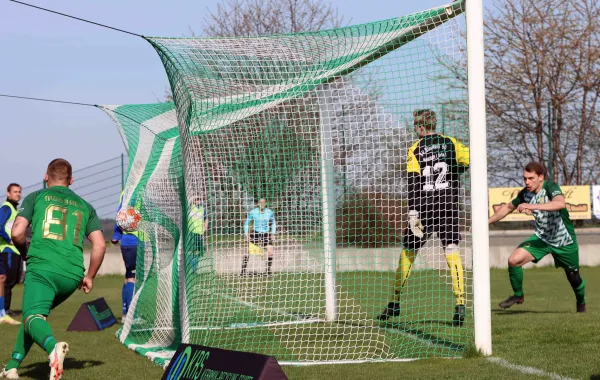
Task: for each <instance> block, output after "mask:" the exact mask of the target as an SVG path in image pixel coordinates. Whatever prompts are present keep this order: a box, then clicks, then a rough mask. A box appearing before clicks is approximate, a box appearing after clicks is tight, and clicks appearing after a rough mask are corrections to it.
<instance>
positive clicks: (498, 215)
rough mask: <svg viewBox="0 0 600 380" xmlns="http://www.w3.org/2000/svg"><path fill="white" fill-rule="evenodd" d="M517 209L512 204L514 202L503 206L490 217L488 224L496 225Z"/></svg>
mask: <svg viewBox="0 0 600 380" xmlns="http://www.w3.org/2000/svg"><path fill="white" fill-rule="evenodd" d="M516 209H517V207H515V205H513V204H512V202H508V203H505V204H503V205H502V206H501V207H500V208H499V209H498V210H497V211H496V212H495V213H494V215H492V216H490V217H489V218H488V224H492V223H496V222H498V221H500V220H502V219H504V218H506V216H507V215H508V214H510V213H511V212H513V211H515V210H516Z"/></svg>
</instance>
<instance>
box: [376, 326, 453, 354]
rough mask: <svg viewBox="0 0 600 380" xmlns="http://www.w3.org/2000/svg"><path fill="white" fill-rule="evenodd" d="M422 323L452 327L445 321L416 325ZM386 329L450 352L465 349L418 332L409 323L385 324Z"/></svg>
mask: <svg viewBox="0 0 600 380" xmlns="http://www.w3.org/2000/svg"><path fill="white" fill-rule="evenodd" d="M423 322H427V323H438V324H440V325H450V326H452V323H450V322H447V321H419V322H418V323H423ZM385 327H386V328H392V329H396V330H398V331H401V332H403V333H406V334H410V335H413V336H415V337H417V338H419V339H421V340H424V341H426V342H429V343H431V344H435V345H437V346H441V347H445V348H449V349H451V350H454V351H462V350H464V349H465V346H464V345H462V344H458V343H454V342H452V341H449V340H444V339H441V338H439V337H437V336H435V335H433V334H430V333H427V332H425V331H423V330H420V329H418V328H416V327H412V326H410V323H387V324H386V325H385Z"/></svg>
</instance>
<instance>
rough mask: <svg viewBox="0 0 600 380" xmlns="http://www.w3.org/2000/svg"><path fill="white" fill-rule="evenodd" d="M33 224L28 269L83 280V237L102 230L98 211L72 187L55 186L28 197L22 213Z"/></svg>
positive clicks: (20, 211)
mask: <svg viewBox="0 0 600 380" xmlns="http://www.w3.org/2000/svg"><path fill="white" fill-rule="evenodd" d="M18 216H22V217H24V218H25V219H27V221H28V222H29V223H30V224H31V245H30V246H29V250H28V252H27V257H28V259H27V270H28V271H30V270H31V271H35V270H36V269H37V270H44V271H49V272H54V273H59V274H62V275H64V276H66V277H70V278H74V279H81V278H83V276H84V272H85V267H84V266H83V240H84V238H85V237H86V236H87V235H89V234H90V233H92V232H93V231H98V230H100V231H101V230H102V225H101V223H100V220H99V219H98V216H97V215H96V210H94V208H93V207H92V206H91V205H90V204H89V203H87V202H86V201H84V200H83V199H82V198H81V197H79V196H78V195H77V194H75V193H74V192H73V191H72V190H70V189H69V188H66V187H63V186H53V187H50V188H48V189H43V190H38V191H36V192H34V193H31V194H29V195H28V196H27V197H25V200H24V201H23V203H22V205H21V208H20V209H19V215H18Z"/></svg>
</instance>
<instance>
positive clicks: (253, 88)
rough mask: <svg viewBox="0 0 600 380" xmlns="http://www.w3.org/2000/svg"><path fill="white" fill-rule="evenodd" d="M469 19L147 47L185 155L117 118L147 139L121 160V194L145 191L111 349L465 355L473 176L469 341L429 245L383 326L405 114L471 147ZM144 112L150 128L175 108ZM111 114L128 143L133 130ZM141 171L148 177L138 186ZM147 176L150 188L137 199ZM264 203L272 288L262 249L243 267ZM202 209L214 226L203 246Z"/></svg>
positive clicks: (402, 205) (462, 202) (446, 10)
mask: <svg viewBox="0 0 600 380" xmlns="http://www.w3.org/2000/svg"><path fill="white" fill-rule="evenodd" d="M463 7H464V2H455V3H452V4H450V5H448V6H442V7H439V8H435V9H431V10H428V11H424V12H420V13H417V14H412V15H409V16H405V17H399V18H394V19H390V20H386V21H381V22H374V23H370V24H364V25H358V26H350V27H344V28H338V29H332V30H327V31H319V32H311V33H301V34H289V35H276V36H258V37H247V38H147V40H148V41H149V42H150V43H151V44H152V46H153V47H154V48H155V49H156V51H157V52H158V54H159V56H160V58H161V60H162V61H163V64H164V66H165V69H166V72H167V75H168V78H169V81H170V84H171V89H172V91H173V96H174V106H175V110H176V117H177V121H175V120H170V121H169V123H170V124H168V126H169V128H171V127H173V126H175V125H177V126H178V134H177V136H178V138H179V139H177V136H175V135H176V134H175V133H174V134H173V137H172V138H173V139H174V140H173V141H174V143H173V144H174V146H173V149H172V150H169V154H165V149H166V148H165V146H166V144H164V146H163V147H162V148H161V147H159V146H158V145H159V143H158V142H157V141H158V140H157V136H158V135H160V134H161V133H167V132H165V131H161V132H160V133H155V134H154V135H152V136H151V134H148V133H147V132H143V130H144V128H140V125H147V124H148V123H149V121H148V119H144V118H142V119H143V120H141V119H140V118H138V117H134V116H131V115H130V114H128V115H129V117H130V119H135V120H137V121H138V122H139V124H138V125H137V129H136V128H134V127H133V126H132V130H135V131H137V132H136V133H139V134H140V135H142V134H144V135H147V136H148V140H147V141H146V140H145V142H144V144H145V145H144V146H145V147H146V148H147V149H148V150H144V149H142V148H141V144H142V143H138V145H137V146H138V148H137V151H136V153H135V154H134V150H133V149H132V147H131V146H130V148H129V155H130V157H131V159H130V160H131V162H130V167H131V169H130V174H129V177H128V181H127V183H128V186H129V187H130V186H132V185H130V183H131V184H136V183H137V184H139V183H143V185H141V187H140V185H137V186H138V187H136V189H137V190H136V191H139V192H140V193H143V196H142V198H141V199H142V201H143V203H144V205H145V206H144V207H142V219H143V220H144V223H143V224H144V225H146V226H148V227H146V228H144V231H145V234H146V248H145V250H144V256H143V258H142V257H140V258H138V264H142V267H141V268H140V267H138V273H137V284H136V302H137V303H136V304H135V305H134V306H135V316H134V317H131V318H130V319H131V320H129V321H127V323H126V325H125V326H124V327H123V329H122V330H121V332H120V334H121V335H120V337H121V340H122V341H123V340H124V342H125V343H126V344H129V345H130V346H132V344H134V345H135V347H134V348H136V349H138V350H140V351H141V350H142V348H143V349H146V350H148V349H150V348H151V349H152V350H154V351H153V352H155V351H156V350H159V347H160V346H161V345H162V348H164V349H165V350H164V352H162V353H161V354H160V355H157V354H156V353H154V354H153V355H154V356H152V357H153V358H155V359H156V358H157V357H159V356H160V357H163V358H168V357H166V354H167V353H168V352H171V351H170V350H172V349H173V348H174V347H173V344H175V343H176V342H178V341H182V342H189V343H196V344H203V345H207V346H214V347H220V348H225V349H233V350H240V351H250V352H259V353H263V354H267V355H272V356H275V357H277V359H278V360H279V362H280V363H307V364H308V363H323V362H328V363H335V362H354V361H361V360H406V359H414V358H425V357H456V356H461V355H462V351H463V349H465V348H466V347H467V346H469V345H470V344H471V343H472V341H473V321H472V317H471V315H472V306H471V305H472V289H471V287H470V280H471V278H472V275H471V249H470V246H471V245H470V242H469V241H467V239H466V237H467V236H466V234H465V233H464V232H465V231H466V230H467V229H468V226H469V225H470V221H469V217H470V216H469V215H470V212H469V209H468V204H469V201H468V194H467V193H466V192H465V191H464V189H468V188H469V183H468V181H469V178H468V176H467V177H465V176H463V177H461V182H462V184H461V188H462V190H461V192H460V197H459V201H458V203H459V204H458V205H457V207H458V208H459V210H460V211H459V223H460V230H461V232H462V233H463V234H462V236H463V238H462V240H461V243H460V250H459V251H460V256H461V258H462V262H463V265H464V267H465V269H466V271H465V272H466V273H465V281H466V283H467V287H466V301H467V302H466V306H467V316H466V320H465V323H464V325H463V326H462V327H453V326H452V325H451V323H450V321H451V320H452V317H453V312H454V295H453V290H452V276H451V274H450V271H449V270H448V266H447V264H446V258H445V255H444V249H443V247H442V245H441V243H440V240H439V239H438V238H437V237H436V236H435V234H434V236H433V237H432V238H431V239H430V240H429V242H428V243H427V244H426V245H425V246H424V247H423V248H422V249H420V250H419V252H418V253H417V257H416V260H415V263H414V265H413V272H412V275H411V277H410V278H409V279H408V281H407V283H406V284H405V286H404V287H403V289H402V294H401V298H400V305H401V308H400V315H399V316H396V317H393V318H391V319H389V320H388V321H386V322H381V321H378V320H377V319H376V317H377V316H378V315H379V314H380V313H381V311H382V309H384V307H385V306H386V305H387V304H388V302H389V301H390V300H391V299H392V296H393V294H394V291H395V286H394V283H395V272H396V268H397V267H398V260H399V257H400V252H401V251H402V233H403V229H404V227H405V226H406V225H407V220H408V216H407V214H408V213H407V198H408V194H407V183H406V178H407V173H406V163H407V154H408V149H409V147H410V146H411V145H412V144H414V143H415V142H416V141H417V136H416V135H415V134H414V133H413V128H412V124H413V111H415V110H416V109H431V110H433V111H435V112H436V114H437V128H438V132H440V133H443V134H446V135H451V136H453V137H455V138H457V139H458V140H460V141H461V142H462V143H463V144H465V145H467V146H468V124H467V115H466V109H467V104H468V99H467V92H466V85H465V83H464V80H466V67H465V66H464V64H465V62H466V41H465V27H464V25H465V20H464V14H463ZM124 107H125V106H124ZM127 107H134V108H135V107H136V106H127ZM138 107H141V108H140V110H142V109H144V107H148V110H144V111H143V112H142V113H144V115H146V116H150V115H151V114H152V112H151V111H149V110H154V109H155V108H153V107H168V106H167V105H160V106H159V105H154V106H138ZM171 107H172V106H171ZM116 110H117V111H118V113H119V114H121V108H120V107H119V108H117V109H116ZM131 112H134V111H133V108H132V109H131ZM136 112H137V111H136ZM168 113H169V115H170V116H173V115H174V113H173V112H172V108H171V110H170V111H168ZM116 114H117V112H115V115H113V118H114V119H115V120H118V123H119V125H120V126H121V128H122V129H123V128H124V127H123V125H125V124H127V123H128V121H126V120H123V119H120V118H119V116H118V115H116ZM155 117H157V116H155ZM152 125H157V124H152ZM148 129H152V128H150V127H148ZM168 130H169V131H171V129H168ZM153 131H154V132H157V131H155V130H153ZM169 133H170V132H169ZM124 135H125V136H126V137H125V139H126V140H129V139H130V137H129V135H128V134H127V133H124ZM131 135H132V137H131V139H132V140H135V139H136V138H134V137H133V136H134V135H135V133H133V132H132V133H131ZM169 136H171V135H170V134H169ZM138 139H139V140H140V141H141V140H142V139H141V138H138ZM167 141H170V140H167ZM179 142H180V147H181V154H180V156H179V157H176V156H175V152H176V151H177V149H175V145H177V144H179ZM157 144H158V145H157ZM177 148H179V145H177ZM160 149H162V151H160ZM138 156H139V157H138ZM140 157H141V158H140ZM150 157H154V158H153V159H151V158H150ZM136 160H139V163H140V164H141V165H144V162H146V164H145V165H151V162H153V164H152V165H155V167H154V169H152V168H150V169H147V168H144V169H141V168H140V169H136ZM153 160H154V161H153ZM163 160H164V161H163ZM161 162H162V163H163V164H162V165H159V164H158V163H161ZM159 167H160V168H161V169H160V170H159ZM167 167H168V169H167ZM140 173H146V174H148V173H154V176H153V175H152V174H149V175H148V176H147V183H144V182H143V181H141V180H140V179H136V178H138V177H139V178H141V177H143V175H142V174H140ZM145 178H146V177H145ZM259 198H265V199H266V200H267V202H268V204H267V207H268V208H269V209H270V210H272V211H273V213H274V217H275V219H276V221H277V228H276V233H275V234H274V236H273V237H274V240H273V241H272V244H271V245H272V251H273V260H272V267H271V271H270V275H267V274H269V272H268V268H269V266H268V253H267V252H268V249H267V248H266V247H262V244H261V243H262V242H263V240H260V239H258V240H255V243H257V245H258V246H259V248H262V250H259V251H262V252H259V253H257V254H254V253H255V252H252V253H253V254H250V255H249V242H248V241H247V239H246V236H245V234H244V222H245V221H246V218H247V216H248V215H249V214H250V213H251V212H252V210H253V209H254V208H255V207H256V204H255V200H257V199H259ZM161 202H162V203H161ZM130 204H132V203H131V202H130ZM146 204H147V206H146ZM198 205H201V207H202V208H204V209H205V210H206V212H207V218H208V228H207V230H206V231H203V232H200V233H199V232H198V229H197V227H198V223H199V221H201V222H202V223H203V222H204V217H203V215H199V213H198V208H197V206H198ZM176 209H177V210H178V211H179V212H180V214H178V215H176ZM171 210H172V213H171ZM179 226H180V227H181V231H180V232H181V237H182V239H181V240H178V237H179V236H177V238H176V236H175V235H177V233H176V232H178V231H176V230H177V227H179ZM171 227H172V228H171ZM255 228H257V223H254V224H252V223H251V224H250V225H249V229H250V238H251V239H252V238H256V236H254V234H253V231H254V229H255ZM202 229H203V228H201V230H202ZM171 230H173V231H171ZM270 232H272V230H271V231H270ZM178 242H179V243H180V244H179V245H178ZM178 250H179V251H178ZM176 257H179V259H178V260H175V258H176ZM246 257H248V261H247V267H246V271H245V272H244V273H243V275H242V273H241V272H242V267H243V265H244V261H245V258H246ZM142 262H143V263H142ZM178 265H179V267H178ZM177 276H179V277H177ZM169 281H170V282H171V283H170V284H167V282H169ZM144 288H146V289H147V292H148V293H147V294H146V295H142V294H140V292H141V291H143V290H144ZM151 292H155V294H151ZM142 300H144V304H142ZM161 313H166V315H161ZM136 316H139V317H140V318H141V319H142V321H139V324H138V323H136ZM128 318H129V316H128ZM134 336H135V338H133V337H134ZM134 339H135V341H134ZM161 355H163V356H161ZM161 360H162V359H161Z"/></svg>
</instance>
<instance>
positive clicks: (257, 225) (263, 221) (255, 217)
mask: <svg viewBox="0 0 600 380" xmlns="http://www.w3.org/2000/svg"><path fill="white" fill-rule="evenodd" d="M251 222H254V232H258V233H259V234H267V233H269V225H270V231H271V233H272V234H275V231H276V228H277V223H275V214H273V211H271V210H270V209H268V208H266V209H264V210H263V211H262V212H261V211H260V208H258V207H257V208H255V209H254V210H252V211H250V213H249V214H248V218H246V223H244V233H245V234H248V228H249V227H250V223H251Z"/></svg>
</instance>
